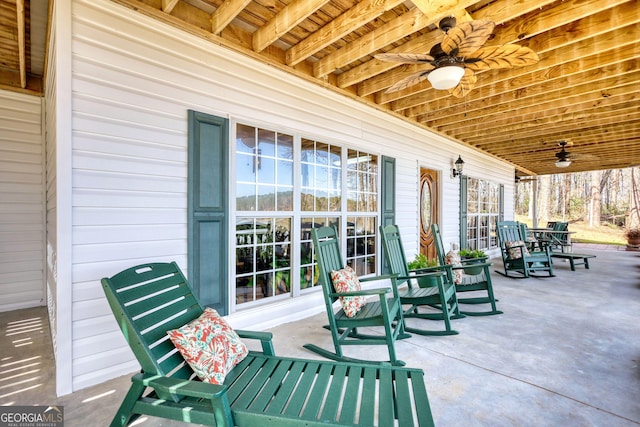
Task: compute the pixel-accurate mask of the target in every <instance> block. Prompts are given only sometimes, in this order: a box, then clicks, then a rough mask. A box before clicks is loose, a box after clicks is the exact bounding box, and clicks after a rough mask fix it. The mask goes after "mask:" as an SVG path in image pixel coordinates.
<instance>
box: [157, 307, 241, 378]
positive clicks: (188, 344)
mask: <svg viewBox="0 0 640 427" xmlns="http://www.w3.org/2000/svg"><path fill="white" fill-rule="evenodd" d="M167 334H168V335H169V338H170V339H171V342H172V343H173V345H174V346H175V347H176V348H177V349H178V350H179V351H180V354H182V357H184V360H186V361H187V363H188V364H189V366H191V369H193V372H195V373H196V375H197V376H198V377H199V378H200V379H201V380H202V381H203V382H207V383H213V384H222V383H223V382H224V378H225V377H226V375H227V373H229V371H230V370H231V369H232V368H233V367H234V366H236V365H237V364H238V363H240V362H241V361H242V360H243V359H244V358H245V357H247V354H249V351H248V349H247V346H245V345H244V343H243V342H242V341H240V337H239V336H238V334H236V332H235V331H234V330H233V329H232V328H231V326H229V324H228V323H227V322H226V321H225V320H224V319H223V318H222V317H220V315H219V314H218V312H217V311H215V310H214V309H212V308H208V307H207V308H205V309H204V313H202V315H200V317H198V318H197V319H195V320H193V321H192V322H191V323H188V324H186V325H184V326H183V327H181V328H178V329H174V330H171V331H167Z"/></svg>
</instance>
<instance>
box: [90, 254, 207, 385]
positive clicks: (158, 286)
mask: <svg viewBox="0 0 640 427" xmlns="http://www.w3.org/2000/svg"><path fill="white" fill-rule="evenodd" d="M102 287H103V288H104V292H105V294H106V296H107V300H108V301H109V305H110V306H111V310H112V311H113V314H114V315H115V317H116V319H117V321H118V324H119V326H120V329H122V333H123V334H124V336H125V338H126V339H127V341H128V342H129V346H130V347H131V349H132V350H133V352H134V354H135V356H136V358H137V359H138V362H139V363H140V365H141V366H142V370H143V371H144V372H145V373H148V374H157V375H161V376H172V377H174V378H189V377H190V376H191V375H192V373H193V371H192V370H191V368H190V367H189V365H188V364H186V363H185V362H184V359H183V358H182V356H181V355H180V353H179V352H177V351H176V350H175V347H174V345H173V344H172V343H171V341H170V340H169V337H168V335H167V333H166V331H168V330H170V329H176V328H179V327H181V326H183V325H185V324H187V323H189V322H190V321H191V320H193V319H196V318H197V317H199V316H200V315H201V314H202V313H203V308H202V306H201V305H200V303H199V302H198V300H197V299H196V298H195V297H194V295H193V293H192V291H191V287H190V286H189V284H188V282H187V280H186V278H185V277H184V275H183V274H182V272H181V271H180V268H179V267H178V266H177V264H176V263H175V262H172V263H154V264H143V265H139V266H137V267H132V268H129V269H127V270H124V271H122V272H120V273H118V274H116V275H115V276H113V277H110V278H104V279H102ZM171 353H172V354H171ZM180 365H183V366H182V367H181V368H179V369H178V367H179V366H180ZM173 371H175V372H173Z"/></svg>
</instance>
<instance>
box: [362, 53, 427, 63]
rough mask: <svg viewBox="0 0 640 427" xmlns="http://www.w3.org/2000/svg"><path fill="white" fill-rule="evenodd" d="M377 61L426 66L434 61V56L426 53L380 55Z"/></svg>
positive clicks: (376, 56) (377, 55) (377, 56)
mask: <svg viewBox="0 0 640 427" xmlns="http://www.w3.org/2000/svg"><path fill="white" fill-rule="evenodd" d="M374 56H375V58H376V59H379V60H381V61H387V62H401V63H403V64H424V63H429V62H431V61H433V56H431V55H427V54H425V53H378V54H376V55H374Z"/></svg>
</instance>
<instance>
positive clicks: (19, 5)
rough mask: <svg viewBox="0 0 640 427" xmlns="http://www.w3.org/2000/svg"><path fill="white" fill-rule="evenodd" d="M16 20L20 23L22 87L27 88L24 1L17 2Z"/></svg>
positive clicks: (19, 42)
mask: <svg viewBox="0 0 640 427" xmlns="http://www.w3.org/2000/svg"><path fill="white" fill-rule="evenodd" d="M16 15H17V16H16V19H17V23H18V60H19V63H20V87H21V88H22V89H25V88H26V87H27V56H26V55H27V54H26V48H25V16H24V0H16Z"/></svg>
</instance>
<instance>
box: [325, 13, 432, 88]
mask: <svg viewBox="0 0 640 427" xmlns="http://www.w3.org/2000/svg"><path fill="white" fill-rule="evenodd" d="M432 23H433V19H430V18H427V16H425V15H424V14H423V13H422V12H421V11H420V10H419V9H413V10H411V11H409V12H407V13H405V14H403V15H400V16H398V17H397V18H395V19H393V20H392V21H390V22H387V23H386V24H384V25H382V26H380V27H378V28H376V29H375V30H373V31H371V32H369V33H367V34H365V35H364V36H362V37H360V38H359V39H357V40H355V41H354V42H351V43H349V44H347V45H346V46H344V47H342V48H340V49H338V50H336V51H335V52H332V53H330V54H329V55H327V56H325V57H324V58H322V59H320V60H319V61H318V62H316V63H315V64H313V75H314V77H316V78H321V77H324V76H326V75H327V74H329V73H332V72H334V71H335V70H337V69H338V68H340V67H343V66H345V65H347V64H350V63H352V62H354V61H356V60H358V59H360V58H362V57H363V56H366V55H369V54H371V53H372V52H375V51H377V50H379V49H382V48H384V47H385V46H388V45H389V44H391V43H393V42H395V41H397V40H399V39H401V38H403V37H407V36H409V35H411V34H413V33H415V32H416V31H419V30H421V29H423V28H425V27H427V26H429V25H430V24H432Z"/></svg>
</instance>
